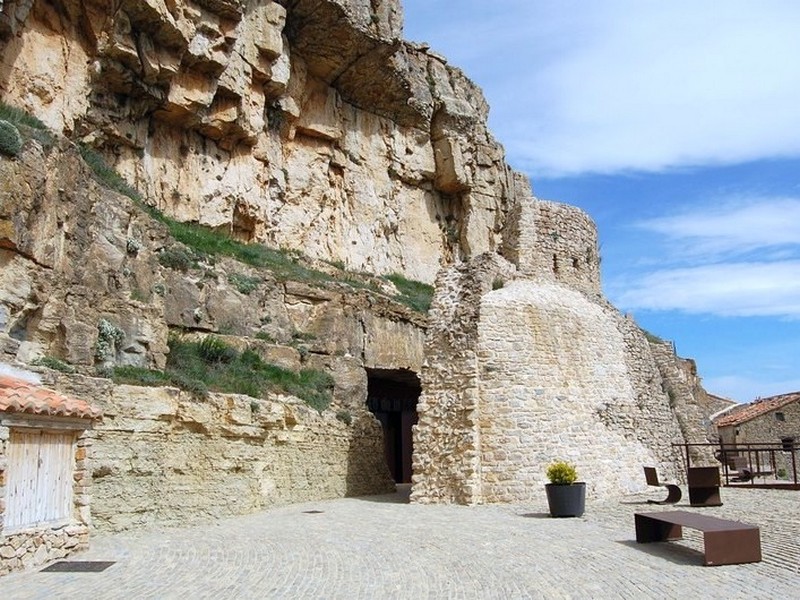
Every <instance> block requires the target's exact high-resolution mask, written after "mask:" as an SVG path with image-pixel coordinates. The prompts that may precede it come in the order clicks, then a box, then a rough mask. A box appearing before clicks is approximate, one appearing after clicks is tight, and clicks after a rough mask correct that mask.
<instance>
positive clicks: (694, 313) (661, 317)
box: [403, 0, 800, 402]
mask: <svg viewBox="0 0 800 600" xmlns="http://www.w3.org/2000/svg"><path fill="white" fill-rule="evenodd" d="M403 6H404V10H405V22H406V26H405V37H406V38H407V39H410V40H414V41H420V42H422V41H424V42H428V43H430V45H431V48H432V49H433V50H434V51H436V52H438V53H440V54H443V55H445V56H446V57H447V58H448V60H449V62H450V64H452V65H454V66H457V67H459V68H461V69H462V70H463V71H464V72H465V73H466V74H467V75H468V76H469V77H470V78H471V79H473V80H474V81H475V82H476V83H477V84H478V85H480V86H481V87H482V88H483V90H484V94H485V95H486V98H487V100H488V101H489V104H490V106H491V112H490V127H491V129H492V131H493V133H494V135H495V137H496V138H497V139H498V140H499V141H500V142H501V143H502V144H503V146H504V147H505V149H506V155H507V159H508V162H509V164H511V166H512V167H514V168H515V169H516V170H518V171H522V172H524V173H527V174H528V175H529V176H530V178H531V182H532V184H533V189H534V194H535V195H536V196H537V197H539V198H542V199H547V200H556V201H560V202H565V203H568V204H574V205H576V206H579V207H581V208H583V209H584V210H585V211H586V212H588V213H589V214H590V215H591V216H592V217H593V218H594V220H595V221H596V222H597V225H598V228H599V232H600V243H601V256H602V260H603V262H602V270H603V287H604V290H605V293H606V295H607V296H608V297H609V298H610V300H611V301H612V302H613V303H614V304H615V305H616V306H617V307H618V308H619V309H620V310H622V311H623V312H626V313H630V314H632V315H633V316H634V318H635V319H636V321H637V322H638V323H639V324H640V325H641V326H642V327H644V328H645V329H647V330H648V331H651V332H652V333H654V334H656V335H658V336H659V337H662V338H665V339H669V340H673V341H674V342H675V345H676V348H677V351H678V354H680V355H681V356H684V357H687V358H694V359H695V360H696V361H697V364H698V370H699V373H700V375H701V377H702V378H703V383H704V386H705V387H706V389H707V390H708V391H710V392H712V393H715V394H719V395H722V396H726V397H729V398H732V399H734V400H738V401H740V402H747V401H751V400H753V399H755V398H757V397H759V396H760V397H767V396H772V395H775V394H781V393H786V392H792V391H797V390H800V60H798V58H797V57H798V56H800V34H798V31H800V3H798V2H796V1H794V0H789V1H778V0H764V1H762V2H751V1H749V0H748V1H741V0H726V2H724V3H720V2H712V1H710V0H691V1H686V0H671V1H670V2H657V1H655V0H653V1H648V0H626V1H622V0H604V1H603V2H595V1H593V0H582V1H575V0H495V1H494V2H485V0H484V1H481V2H479V1H477V0H460V1H458V2H456V1H453V0H404V1H403Z"/></svg>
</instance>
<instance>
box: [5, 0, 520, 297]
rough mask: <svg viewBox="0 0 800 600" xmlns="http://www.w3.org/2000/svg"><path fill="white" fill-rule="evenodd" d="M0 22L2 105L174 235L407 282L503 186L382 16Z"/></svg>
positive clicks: (464, 232) (56, 14)
mask: <svg viewBox="0 0 800 600" xmlns="http://www.w3.org/2000/svg"><path fill="white" fill-rule="evenodd" d="M2 14H3V19H4V22H5V23H6V29H5V31H6V35H5V39H4V40H3V38H2V37H0V48H1V49H2V50H3V52H2V61H0V93H2V96H3V98H4V99H5V100H6V101H7V102H11V103H13V104H16V105H18V106H20V107H21V108H24V109H26V110H28V111H30V112H32V113H34V114H36V115H37V116H39V117H40V118H41V119H42V120H43V121H45V122H46V123H47V124H48V125H50V126H51V127H53V128H55V129H57V130H59V131H63V132H64V133H67V134H68V135H70V136H72V137H75V138H78V139H80V140H82V141H83V142H85V143H88V144H90V145H92V146H93V147H95V148H96V149H98V150H100V151H101V152H102V153H103V154H104V156H105V158H106V159H107V160H108V161H109V162H110V163H111V164H112V165H114V166H116V167H117V169H118V170H119V171H120V172H122V173H123V174H124V175H125V176H126V177H127V178H128V179H129V180H131V181H132V182H134V183H135V184H136V186H137V187H138V188H139V189H140V190H141V191H142V192H143V193H144V194H145V196H146V197H147V198H148V201H149V202H151V203H153V204H154V205H156V206H157V207H158V208H159V209H160V210H162V211H164V212H165V213H167V214H169V215H171V216H174V217H175V218H177V219H179V220H181V221H193V222H198V223H201V224H204V225H208V226H211V227H216V228H222V229H225V230H226V231H229V232H230V233H231V234H232V235H233V236H235V237H236V238H238V239H241V240H245V241H255V242H265V243H268V244H270V245H273V246H276V247H288V248H303V250H304V252H305V253H306V254H308V255H309V256H312V257H315V258H320V259H327V260H331V261H341V262H343V263H344V264H345V265H346V266H348V267H350V268H353V269H362V270H368V271H370V272H374V273H382V274H386V273H391V272H395V271H396V272H402V273H405V274H406V275H407V276H409V277H412V278H414V279H419V280H423V281H427V282H432V281H433V279H434V277H435V275H436V271H437V270H438V268H439V263H440V262H441V261H442V260H449V259H450V258H452V257H454V256H462V255H463V256H466V255H473V254H477V253H480V252H483V251H487V250H494V249H495V248H496V246H497V245H498V243H499V240H500V238H499V235H498V234H499V230H500V228H501V227H502V224H503V221H504V218H505V212H504V208H505V205H506V203H507V202H508V199H509V197H510V196H511V195H512V194H513V187H512V186H511V185H510V184H509V174H508V168H507V167H506V165H505V163H504V160H503V153H502V149H501V148H500V147H499V145H498V144H497V143H496V142H495V141H494V140H493V139H492V137H491V135H490V134H489V133H488V131H487V128H486V117H487V113H488V107H487V104H486V102H485V100H484V99H483V96H482V94H481V92H480V90H479V89H478V88H477V87H476V86H475V85H474V84H473V83H472V82H470V81H469V80H468V79H467V78H466V77H464V75H463V74H462V73H461V72H460V71H458V70H457V69H454V68H452V67H451V66H449V65H448V64H447V63H446V61H445V60H444V59H443V58H442V57H439V56H437V55H435V54H432V53H430V52H429V51H428V50H427V49H426V48H425V47H423V46H419V45H412V44H409V43H407V42H404V41H402V39H401V37H400V35H401V26H402V11H401V8H400V5H399V2H395V1H388V0H387V1H383V2H366V1H358V2H356V1H352V0H351V1H347V2H344V1H332V0H325V1H318V0H298V1H296V2H285V3H278V2H272V1H269V0H261V1H255V0H254V1H250V2H197V3H195V2H190V1H179V2H174V3H164V2H161V1H155V0H148V1H146V2H133V1H126V2H121V3H118V5H116V8H115V10H113V11H112V10H109V7H108V6H107V5H105V4H103V3H95V2H84V3H80V2H65V1H54V2H45V1H43V0H39V1H38V2H35V3H33V8H31V3H29V2H24V1H23V0H9V1H8V2H6V3H4V5H3V8H2ZM0 35H2V34H0Z"/></svg>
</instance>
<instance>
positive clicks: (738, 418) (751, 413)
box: [715, 392, 800, 427]
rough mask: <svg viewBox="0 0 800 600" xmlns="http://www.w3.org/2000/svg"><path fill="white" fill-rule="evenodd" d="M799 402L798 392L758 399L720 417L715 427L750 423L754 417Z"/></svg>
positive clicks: (799, 395) (799, 393) (799, 394)
mask: <svg viewBox="0 0 800 600" xmlns="http://www.w3.org/2000/svg"><path fill="white" fill-rule="evenodd" d="M798 400H800V392H792V393H791V394H781V395H780V396H772V397H771V398H760V399H759V400H756V401H755V402H751V403H750V404H745V405H743V406H742V407H741V408H739V409H734V410H733V411H731V412H729V413H726V414H724V415H723V416H722V417H720V418H719V419H718V420H717V421H716V423H715V425H716V426H717V427H728V426H730V425H739V424H740V423H744V422H745V421H750V420H751V419H755V418H756V417H760V416H761V415H763V414H766V413H768V412H770V411H773V410H777V409H779V408H781V407H782V406H786V405H787V404H791V403H792V402H797V401H798Z"/></svg>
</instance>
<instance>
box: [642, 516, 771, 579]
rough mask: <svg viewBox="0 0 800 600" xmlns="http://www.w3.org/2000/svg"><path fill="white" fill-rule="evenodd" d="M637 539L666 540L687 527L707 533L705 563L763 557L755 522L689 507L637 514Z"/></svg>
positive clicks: (734, 561)
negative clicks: (751, 522) (735, 519)
mask: <svg viewBox="0 0 800 600" xmlns="http://www.w3.org/2000/svg"><path fill="white" fill-rule="evenodd" d="M633 516H634V518H635V520H636V541H637V542H639V543H646V542H664V541H667V540H677V539H680V538H681V537H682V536H683V527H689V528H691V529H697V530H698V531H702V532H703V548H704V561H703V564H704V565H705V566H712V565H735V564H740V563H750V562H759V561H760V560H761V532H760V530H759V528H758V527H757V526H755V525H748V524H747V523H741V522H739V521H729V520H728V519H719V518H717V517H711V516H708V515H701V514H697V513H693V512H688V511H685V510H671V511H664V512H651V513H634V515H633Z"/></svg>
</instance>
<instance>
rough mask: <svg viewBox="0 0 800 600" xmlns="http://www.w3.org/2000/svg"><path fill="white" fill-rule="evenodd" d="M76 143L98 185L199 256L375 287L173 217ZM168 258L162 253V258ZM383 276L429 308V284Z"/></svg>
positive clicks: (288, 276) (288, 275)
mask: <svg viewBox="0 0 800 600" xmlns="http://www.w3.org/2000/svg"><path fill="white" fill-rule="evenodd" d="M77 146H78V150H79V152H80V154H81V157H83V160H84V161H85V162H86V164H87V165H89V167H90V168H91V169H92V172H93V173H94V175H95V177H96V178H97V180H98V182H99V183H100V184H101V185H103V186H105V187H106V188H109V189H111V190H114V191H116V192H119V193H121V194H123V195H125V196H127V197H128V198H130V199H131V200H133V201H134V202H136V204H137V205H138V206H139V207H140V208H141V209H142V210H144V211H145V212H146V213H147V214H149V215H150V216H151V217H152V218H154V219H155V220H157V221H159V222H160V223H163V224H164V225H166V226H167V228H168V229H169V233H170V235H171V236H172V237H173V238H174V239H175V240H177V241H179V242H181V243H182V244H184V245H186V246H187V247H189V248H190V249H191V250H192V251H193V252H195V253H196V254H197V255H198V256H199V257H201V258H202V257H213V256H227V257H230V258H233V259H234V260H237V261H239V262H241V263H244V264H247V265H250V266H253V267H258V268H263V269H268V270H269V271H270V272H271V273H272V274H273V275H274V276H275V277H276V278H277V279H278V280H279V281H300V282H304V283H309V284H320V283H328V282H334V281H337V282H340V283H345V284H347V285H350V286H351V287H354V288H366V289H372V290H373V291H375V287H376V286H374V285H370V284H368V283H364V282H363V281H361V280H360V278H357V277H353V276H352V275H348V273H347V271H345V270H344V269H343V268H342V271H343V276H342V277H334V276H332V275H329V274H328V273H324V272H322V271H319V270H317V269H313V268H310V267H307V266H305V265H303V264H302V262H301V261H302V258H303V255H302V254H301V253H300V252H298V251H295V250H284V249H274V248H269V247H267V246H264V245H261V244H245V243H243V242H239V241H236V240H234V239H232V238H231V237H229V236H228V235H226V234H225V233H223V232H221V231H218V230H215V229H211V228H209V227H205V226H203V225H199V224H197V223H185V222H181V221H176V220H175V219H172V218H170V217H168V216H166V215H165V214H163V213H162V212H161V211H159V210H158V209H156V208H155V207H153V206H150V205H148V204H147V203H146V202H145V201H144V198H143V197H142V195H141V194H140V193H139V192H138V190H136V189H135V188H134V187H132V186H131V185H130V184H129V183H128V182H127V181H125V179H124V178H123V177H122V176H121V175H119V173H117V172H116V171H115V170H114V169H112V168H111V167H109V166H108V164H107V163H106V162H105V160H104V159H103V157H102V156H100V154H98V153H97V152H95V151H94V150H92V149H91V148H89V147H88V146H86V145H84V144H77ZM167 258H168V257H165V260H166V259H167ZM332 264H333V263H332ZM334 266H337V268H338V267H343V266H344V265H343V264H341V263H340V264H336V265H334ZM187 268H188V267H187ZM385 278H386V279H387V280H389V281H391V282H392V283H393V284H394V285H395V287H396V288H397V290H398V292H399V295H398V296H395V297H394V299H395V300H396V301H398V302H400V303H402V304H405V305H406V306H408V307H410V308H411V309H413V310H415V311H418V312H422V313H427V312H428V309H429V308H430V305H431V299H432V298H433V287H432V286H430V285H428V284H425V283H422V282H420V281H414V280H411V279H407V278H406V277H404V276H403V275H401V274H399V273H394V274H392V275H388V276H386V277H385ZM243 293H244V292H243Z"/></svg>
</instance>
